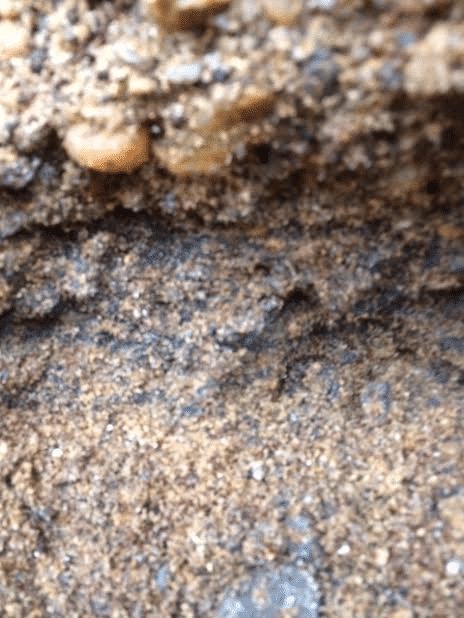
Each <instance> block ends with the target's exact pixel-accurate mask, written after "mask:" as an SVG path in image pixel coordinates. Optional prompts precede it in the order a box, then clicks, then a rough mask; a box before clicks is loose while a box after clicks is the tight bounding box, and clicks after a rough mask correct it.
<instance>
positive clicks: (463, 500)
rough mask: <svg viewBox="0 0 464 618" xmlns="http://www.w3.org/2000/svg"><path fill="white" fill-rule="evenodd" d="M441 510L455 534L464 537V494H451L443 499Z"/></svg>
mask: <svg viewBox="0 0 464 618" xmlns="http://www.w3.org/2000/svg"><path fill="white" fill-rule="evenodd" d="M440 511H441V514H442V516H443V517H444V519H446V521H447V522H448V524H449V526H450V527H451V529H452V532H453V535H454V536H456V537H458V538H464V496H460V495H457V496H451V497H449V498H446V499H445V500H442V502H441V503H440Z"/></svg>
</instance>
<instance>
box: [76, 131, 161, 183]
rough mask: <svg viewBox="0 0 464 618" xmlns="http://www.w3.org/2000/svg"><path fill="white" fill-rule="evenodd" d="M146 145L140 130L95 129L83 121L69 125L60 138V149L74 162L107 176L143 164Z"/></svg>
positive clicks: (146, 137) (144, 134) (146, 152)
mask: <svg viewBox="0 0 464 618" xmlns="http://www.w3.org/2000/svg"><path fill="white" fill-rule="evenodd" d="M149 144H150V140H149V137H148V132H147V131H145V130H144V129H140V128H136V127H124V128H121V129H119V130H115V131H108V130H95V129H94V128H93V127H92V125H91V124H90V123H84V122H83V123H80V124H76V125H74V126H72V127H71V128H70V129H69V130H68V132H67V133H66V136H65V139H64V147H65V149H66V151H67V153H68V155H69V156H70V157H71V158H72V159H74V161H76V163H79V165H82V166H83V167H88V168H90V169H93V170H96V171H98V172H106V173H109V174H117V173H121V172H125V173H130V172H132V171H134V170H135V169H137V168H138V167H140V166H141V165H143V163H145V162H146V161H147V160H148V156H149Z"/></svg>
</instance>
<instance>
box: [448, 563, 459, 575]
mask: <svg viewBox="0 0 464 618" xmlns="http://www.w3.org/2000/svg"><path fill="white" fill-rule="evenodd" d="M460 570H461V561H460V560H448V562H447V563H446V574H447V575H457V574H458V573H459V571H460Z"/></svg>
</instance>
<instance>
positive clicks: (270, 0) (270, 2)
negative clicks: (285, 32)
mask: <svg viewBox="0 0 464 618" xmlns="http://www.w3.org/2000/svg"><path fill="white" fill-rule="evenodd" d="M261 4H262V6H263V9H264V10H265V12H266V14H267V16H268V17H269V19H270V20H271V21H273V22H275V23H276V24H279V25H281V26H291V25H292V24H294V23H295V22H296V21H297V19H298V17H299V16H300V14H301V11H302V10H303V3H302V1H301V0H261Z"/></svg>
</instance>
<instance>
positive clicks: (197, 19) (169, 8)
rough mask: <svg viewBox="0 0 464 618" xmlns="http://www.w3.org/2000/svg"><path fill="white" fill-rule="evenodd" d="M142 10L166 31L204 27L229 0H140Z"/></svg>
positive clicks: (222, 9) (225, 6)
mask: <svg viewBox="0 0 464 618" xmlns="http://www.w3.org/2000/svg"><path fill="white" fill-rule="evenodd" d="M141 4H142V12H144V13H145V15H147V16H148V17H151V18H152V19H154V20H155V21H156V22H157V23H158V24H159V25H160V26H161V27H162V28H164V29H165V30H168V31H175V30H194V29H195V28H202V27H204V26H205V25H206V24H207V22H208V20H209V19H210V18H211V17H214V16H215V15H217V14H218V13H221V12H222V11H224V10H225V9H227V7H228V6H229V4H230V0H184V1H178V2H175V1H174V2H173V1H172V0H142V3H141Z"/></svg>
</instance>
